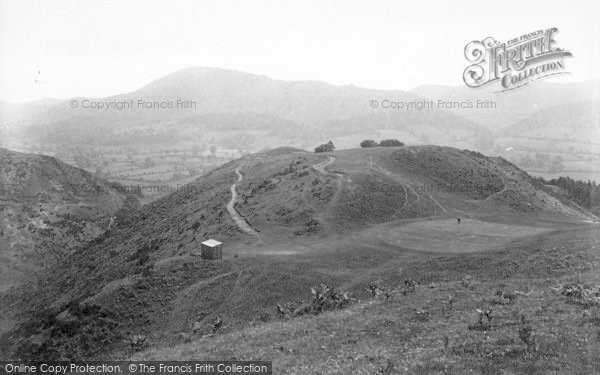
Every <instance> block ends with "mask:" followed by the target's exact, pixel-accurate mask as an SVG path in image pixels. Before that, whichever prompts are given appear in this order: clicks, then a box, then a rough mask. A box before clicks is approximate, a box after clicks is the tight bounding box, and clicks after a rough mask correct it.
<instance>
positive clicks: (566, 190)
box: [536, 177, 600, 212]
mask: <svg viewBox="0 0 600 375" xmlns="http://www.w3.org/2000/svg"><path fill="white" fill-rule="evenodd" d="M536 180H537V181H536V182H537V184H538V186H539V185H553V186H557V187H559V188H561V189H562V192H563V194H564V195H565V196H566V197H567V198H568V199H570V200H572V201H574V202H575V203H577V204H578V205H580V206H582V207H584V208H588V209H592V210H594V211H595V212H597V211H599V208H600V186H599V185H598V184H596V182H595V181H589V180H588V181H587V182H585V181H579V180H574V179H572V178H570V177H559V178H555V179H552V180H550V181H547V180H544V179H543V178H541V177H538V178H536Z"/></svg>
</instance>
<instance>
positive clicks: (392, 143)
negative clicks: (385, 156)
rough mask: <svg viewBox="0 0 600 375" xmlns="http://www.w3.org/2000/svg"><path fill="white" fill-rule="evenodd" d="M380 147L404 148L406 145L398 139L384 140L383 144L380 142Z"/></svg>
mask: <svg viewBox="0 0 600 375" xmlns="http://www.w3.org/2000/svg"><path fill="white" fill-rule="evenodd" d="M379 146H381V147H395V146H404V143H402V142H400V141H399V140H397V139H384V140H382V141H381V142H379Z"/></svg>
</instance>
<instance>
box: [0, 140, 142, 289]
mask: <svg viewBox="0 0 600 375" xmlns="http://www.w3.org/2000/svg"><path fill="white" fill-rule="evenodd" d="M135 204H136V199H135V197H134V196H131V195H129V194H128V193H127V192H126V191H123V190H121V189H119V187H118V186H116V185H112V184H109V183H108V182H107V181H104V180H100V179H96V178H94V177H93V176H92V175H91V174H90V173H88V172H85V171H83V170H81V169H78V168H73V167H71V166H68V165H66V164H64V163H62V162H60V161H58V160H56V159H54V158H51V157H46V156H39V155H29V154H21V153H17V152H12V151H8V150H5V149H0V257H1V259H2V262H0V268H1V270H2V272H0V275H1V276H0V291H3V290H5V289H8V288H9V287H10V286H11V285H13V284H18V283H19V282H20V281H21V280H24V279H26V278H28V277H30V276H34V275H35V273H36V272H37V270H38V269H40V268H44V267H49V266H51V265H52V264H54V263H56V262H60V261H62V260H63V259H64V258H65V257H66V256H68V255H69V254H70V253H71V252H72V251H73V249H75V248H76V247H78V246H80V245H82V244H84V243H86V242H87V241H90V240H91V239H93V238H95V237H97V236H98V235H100V234H101V233H103V232H104V231H105V230H106V229H107V228H108V227H109V225H110V222H111V220H112V221H113V222H114V221H115V220H116V219H118V217H119V216H120V215H121V214H122V213H124V211H126V210H127V209H133V208H135ZM111 218H112V219H111Z"/></svg>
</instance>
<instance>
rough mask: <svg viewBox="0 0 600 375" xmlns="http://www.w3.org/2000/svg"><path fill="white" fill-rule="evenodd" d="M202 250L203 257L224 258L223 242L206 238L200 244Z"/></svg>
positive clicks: (210, 258) (211, 258)
mask: <svg viewBox="0 0 600 375" xmlns="http://www.w3.org/2000/svg"><path fill="white" fill-rule="evenodd" d="M200 246H201V250H202V259H208V260H219V259H223V243H222V242H219V241H217V240H213V239H210V240H206V241H204V242H202V243H201V244H200Z"/></svg>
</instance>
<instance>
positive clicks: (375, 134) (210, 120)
mask: <svg viewBox="0 0 600 375" xmlns="http://www.w3.org/2000/svg"><path fill="white" fill-rule="evenodd" d="M384 100H388V101H389V102H403V103H409V102H413V103H417V102H423V101H430V100H431V101H433V102H434V109H432V108H425V109H422V110H417V109H415V108H412V109H409V110H406V109H401V110H396V109H392V108H382V105H381V104H382V103H383V101H384ZM438 100H439V101H442V102H444V103H446V104H443V105H442V109H440V108H437V106H438ZM478 100H480V101H493V102H494V103H495V108H489V107H488V108H477V101H478ZM598 100H600V81H586V82H579V83H564V84H563V83H551V82H535V83H532V84H531V85H529V86H527V87H524V88H522V89H519V90H513V91H509V92H502V93H496V92H494V89H493V88H489V87H484V88H481V89H470V88H467V87H464V86H458V87H451V86H435V85H426V86H419V87H417V88H414V89H412V90H410V91H400V90H372V89H365V88H359V87H355V86H334V85H330V84H326V83H323V82H315V81H283V80H274V79H271V78H268V77H266V76H261V75H254V74H248V73H243V72H239V71H233V70H224V69H218V68H188V69H183V70H180V71H177V72H175V73H172V74H169V75H167V76H165V77H162V78H159V79H157V80H155V81H153V82H151V83H149V84H148V85H146V86H144V87H142V88H140V89H139V90H136V91H134V92H131V93H126V94H121V95H115V96H111V97H106V98H74V99H72V100H67V101H56V100H43V101H39V102H33V103H27V104H21V105H7V104H3V105H0V111H1V112H2V116H1V117H0V118H1V119H2V121H1V122H0V132H3V133H4V134H3V135H4V137H3V138H4V139H5V147H10V144H6V142H9V141H20V142H22V143H30V144H31V143H35V144H38V145H69V146H85V145H92V146H141V147H146V146H149V145H150V146H151V145H153V144H156V145H160V144H169V145H177V144H182V143H186V142H188V144H189V142H196V143H199V142H204V143H205V142H208V141H209V140H210V142H212V143H216V144H217V145H219V144H224V143H225V139H228V140H231V139H236V140H237V141H239V142H236V143H237V144H239V145H238V146H237V147H241V148H244V149H246V150H248V151H252V150H257V149H261V148H264V147H275V146H281V145H289V146H295V147H303V148H312V147H314V146H315V145H317V144H319V143H321V142H323V141H326V140H329V139H331V140H333V141H334V143H335V144H336V146H337V148H352V147H357V145H358V144H359V143H360V141H361V140H363V139H366V138H372V139H376V140H377V139H383V138H398V139H400V140H401V141H403V142H406V143H412V144H428V143H429V144H439V145H449V146H453V147H458V148H469V149H476V150H479V151H485V152H491V151H493V150H495V152H498V150H500V149H504V148H509V147H515V146H514V145H518V146H519V147H524V148H525V149H536V147H538V145H539V142H537V141H538V139H537V138H535V139H534V138H532V137H531V133H528V134H525V133H524V132H523V131H522V130H521V129H529V128H537V129H541V128H543V127H547V126H548V125H547V122H548V121H547V120H548V116H549V115H548V111H550V113H555V114H556V115H557V116H552V118H554V119H556V118H561V119H562V122H561V124H560V125H559V126H563V127H565V128H568V129H574V128H577V129H580V130H579V133H578V134H579V135H577V136H576V137H575V138H573V137H569V138H567V139H565V136H564V135H565V132H564V131H560V130H554V131H550V129H549V128H548V129H547V130H548V131H546V132H545V134H544V135H543V137H542V138H544V142H543V143H544V146H545V147H546V146H549V147H550V148H549V149H545V151H550V152H563V151H564V150H566V149H568V148H569V147H570V146H574V147H575V149H579V148H583V149H585V151H586V152H591V153H594V152H595V153H598V154H600V148H595V149H594V148H593V147H592V148H591V149H590V147H588V145H589V142H592V143H594V141H591V140H593V139H596V138H597V136H598V106H597V105H595V104H593V103H597V102H598ZM371 101H375V102H376V103H377V104H378V106H377V107H376V108H373V107H372V106H371ZM456 102H458V103H461V102H470V103H472V106H473V107H472V108H461V107H456V106H454V107H453V106H452V105H453V104H452V103H456ZM584 102H589V103H590V104H581V103H584ZM72 103H75V104H72ZM448 103H450V104H448ZM577 103H579V104H577ZM93 105H104V106H112V107H110V108H108V109H106V108H103V109H98V108H83V107H84V106H86V107H89V106H93ZM118 105H121V106H123V105H126V106H127V107H125V108H122V109H117V106H118ZM448 105H449V106H448ZM582 105H583V106H586V108H583V107H582ZM75 106H76V108H74V107H75ZM157 106H158V107H161V106H162V107H165V108H157ZM554 125H557V124H554ZM2 129H3V130H2ZM508 129H510V130H508ZM507 132H508V133H510V138H511V139H510V140H509V139H506V136H507ZM567 132H569V134H572V133H573V132H571V131H567ZM586 132H592V134H591V135H588V136H586ZM224 134H225V135H224ZM499 137H500V138H501V139H500V138H499ZM536 137H537V136H536ZM515 138H518V140H517V139H515ZM509 141H510V142H509ZM586 144H587V145H586ZM494 146H496V148H494ZM503 156H508V155H503Z"/></svg>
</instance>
